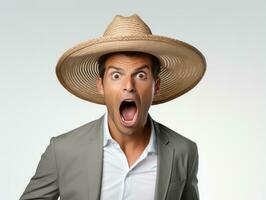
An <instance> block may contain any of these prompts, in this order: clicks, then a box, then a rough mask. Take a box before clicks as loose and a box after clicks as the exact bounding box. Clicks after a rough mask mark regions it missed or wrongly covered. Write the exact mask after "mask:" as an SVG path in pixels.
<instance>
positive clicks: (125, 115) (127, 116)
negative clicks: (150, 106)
mask: <svg viewBox="0 0 266 200" xmlns="http://www.w3.org/2000/svg"><path fill="white" fill-rule="evenodd" d="M119 111H120V115H121V118H122V120H123V121H124V122H126V123H130V122H133V121H134V119H135V116H136V113H137V111H138V109H137V105H136V103H135V101H134V100H125V101H123V102H122V103H121V104H120V108H119Z"/></svg>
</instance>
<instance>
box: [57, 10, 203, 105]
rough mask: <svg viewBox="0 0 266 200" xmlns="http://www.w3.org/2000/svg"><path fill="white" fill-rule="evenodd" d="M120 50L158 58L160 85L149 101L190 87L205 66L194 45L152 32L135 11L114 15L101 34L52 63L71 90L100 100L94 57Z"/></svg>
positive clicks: (166, 98) (171, 96) (164, 98)
mask: <svg viewBox="0 0 266 200" xmlns="http://www.w3.org/2000/svg"><path fill="white" fill-rule="evenodd" d="M122 51H138V52H144V53H149V54H152V55H154V56H156V57H157V58H158V59H159V61H160V63H161V72H160V74H159V76H160V79H161V89H160V93H159V94H157V95H156V96H155V97H154V100H153V104H159V103H163V102H167V101H170V100H172V99H174V98H176V97H178V96H180V95H182V94H184V93H186V92H187V91H189V90H191V89H192V88H193V87H194V86H195V85H196V84H197V83H198V82H199V81H200V80H201V78H202V77H203V75H204V73H205V70H206V61H205V58H204V56H203V55H202V54H201V52H200V51H199V50H197V49H196V48H195V47H193V46H191V45H189V44H187V43H184V42H181V41H178V40H175V39H171V38H167V37H162V36H157V35H153V34H152V33H151V30H150V28H149V27H148V26H147V25H146V24H145V23H144V22H143V21H142V20H141V19H140V17H139V16H138V15H132V16H129V17H123V16H119V15H118V16H115V18H114V19H113V21H112V22H111V24H110V25H109V26H108V27H107V29H106V31H105V32H104V35H103V36H102V37H100V38H96V39H92V40H88V41H85V42H82V43H80V44H78V45H76V46H75V47H73V48H71V49H69V50H68V51H67V52H65V53H64V54H63V55H62V57H61V58H60V60H59V61H58V63H57V66H56V73H57V77H58V79H59V81H60V82H61V84H62V85H63V86H64V87H65V88H66V89H67V90H68V91H69V92H71V93H72V94H74V95H76V96H78V97H79V98H82V99H84V100H87V101H90V102H94V103H98V104H104V99H103V96H102V95H101V94H99V93H98V92H97V88H96V78H97V77H98V62H97V61H98V59H99V57H100V56H102V55H104V54H107V53H112V52H122Z"/></svg>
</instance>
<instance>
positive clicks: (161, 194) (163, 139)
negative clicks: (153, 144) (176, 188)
mask: <svg viewBox="0 0 266 200" xmlns="http://www.w3.org/2000/svg"><path fill="white" fill-rule="evenodd" d="M153 122H154V128H155V132H156V136H157V152H158V167H157V178H156V189H155V199H156V200H162V199H165V198H166V193H167V189H168V186H169V182H170V177H171V172H172V162H173V156H174V150H173V149H172V148H170V147H169V145H168V143H169V139H168V137H167V135H166V133H164V132H163V130H162V129H161V128H160V125H159V124H158V123H157V122H155V121H153Z"/></svg>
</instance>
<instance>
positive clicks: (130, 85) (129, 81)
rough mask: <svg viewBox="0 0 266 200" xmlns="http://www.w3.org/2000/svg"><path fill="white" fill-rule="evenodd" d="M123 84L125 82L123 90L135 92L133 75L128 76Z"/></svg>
mask: <svg viewBox="0 0 266 200" xmlns="http://www.w3.org/2000/svg"><path fill="white" fill-rule="evenodd" d="M123 84H124V85H123V88H124V89H123V90H124V91H125V92H130V93H132V92H135V84H134V79H133V77H131V76H128V77H126V78H125V82H124V83H123Z"/></svg>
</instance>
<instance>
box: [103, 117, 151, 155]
mask: <svg viewBox="0 0 266 200" xmlns="http://www.w3.org/2000/svg"><path fill="white" fill-rule="evenodd" d="M108 127H109V132H110V134H111V136H112V138H113V139H114V140H115V141H116V142H117V143H118V144H119V145H120V147H121V149H122V150H123V151H124V152H127V151H143V150H144V149H145V147H146V146H147V145H148V143H149V139H150V135H151V122H150V119H149V118H148V117H147V119H146V123H145V124H144V125H143V126H140V127H139V128H137V129H136V128H132V130H128V132H127V133H125V132H122V131H120V130H119V129H118V128H117V127H116V126H115V124H114V123H113V121H112V120H111V119H110V118H109V117H108Z"/></svg>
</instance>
